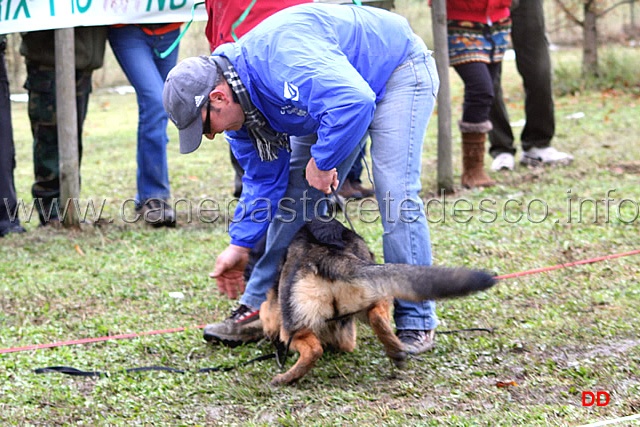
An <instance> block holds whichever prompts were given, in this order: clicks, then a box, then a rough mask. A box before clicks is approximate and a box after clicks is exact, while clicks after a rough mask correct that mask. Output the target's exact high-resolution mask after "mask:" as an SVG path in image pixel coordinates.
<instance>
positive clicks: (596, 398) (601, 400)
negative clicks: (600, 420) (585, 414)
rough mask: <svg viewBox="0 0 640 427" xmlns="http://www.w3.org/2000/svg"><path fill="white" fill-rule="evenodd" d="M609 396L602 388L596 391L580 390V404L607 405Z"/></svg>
mask: <svg viewBox="0 0 640 427" xmlns="http://www.w3.org/2000/svg"><path fill="white" fill-rule="evenodd" d="M610 400H611V396H610V395H609V393H607V392H606V391H603V390H599V391H596V392H595V393H594V392H592V391H583V392H582V406H593V405H596V406H607V405H608V404H609V401H610Z"/></svg>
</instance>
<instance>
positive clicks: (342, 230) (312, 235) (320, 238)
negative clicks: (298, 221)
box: [304, 216, 374, 261]
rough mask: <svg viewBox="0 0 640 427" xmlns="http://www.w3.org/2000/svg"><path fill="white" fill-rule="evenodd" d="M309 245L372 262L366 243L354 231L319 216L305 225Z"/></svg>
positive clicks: (328, 218)
mask: <svg viewBox="0 0 640 427" xmlns="http://www.w3.org/2000/svg"><path fill="white" fill-rule="evenodd" d="M304 228H306V230H307V232H308V233H309V236H308V237H309V240H310V241H311V243H315V244H318V245H320V246H324V247H327V248H329V249H331V250H334V251H336V252H339V253H343V254H351V255H354V256H356V257H357V258H360V259H362V260H364V261H374V256H373V253H371V251H369V247H368V246H367V243H366V242H365V241H364V239H363V238H362V237H360V236H359V235H358V234H357V233H355V232H354V231H352V230H350V229H348V228H347V227H345V226H344V225H343V224H342V223H341V222H340V221H338V220H337V219H335V218H331V217H326V216H319V217H315V218H313V219H312V220H311V221H310V222H307V223H305V226H304Z"/></svg>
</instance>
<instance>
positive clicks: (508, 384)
mask: <svg viewBox="0 0 640 427" xmlns="http://www.w3.org/2000/svg"><path fill="white" fill-rule="evenodd" d="M517 385H518V383H517V382H515V381H508V382H504V381H498V382H497V383H496V387H498V388H505V387H516V386H517Z"/></svg>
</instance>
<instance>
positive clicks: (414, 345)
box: [396, 329, 436, 354]
mask: <svg viewBox="0 0 640 427" xmlns="http://www.w3.org/2000/svg"><path fill="white" fill-rule="evenodd" d="M396 335H397V336H398V338H399V339H400V341H401V342H402V344H404V349H405V351H406V352H407V353H409V354H420V353H424V352H425V351H429V350H431V349H432V348H433V347H435V345H436V343H435V336H436V331H435V329H431V330H429V331H421V330H416V329H401V330H399V331H398V332H396Z"/></svg>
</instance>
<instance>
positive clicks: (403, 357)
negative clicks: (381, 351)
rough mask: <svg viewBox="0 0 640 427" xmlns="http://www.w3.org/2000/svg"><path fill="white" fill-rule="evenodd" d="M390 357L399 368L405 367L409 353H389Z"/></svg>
mask: <svg viewBox="0 0 640 427" xmlns="http://www.w3.org/2000/svg"><path fill="white" fill-rule="evenodd" d="M388 356H389V359H391V361H392V362H393V364H394V366H395V367H396V368H399V369H403V368H404V367H405V366H407V353H406V352H404V351H401V352H399V353H394V354H388Z"/></svg>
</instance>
